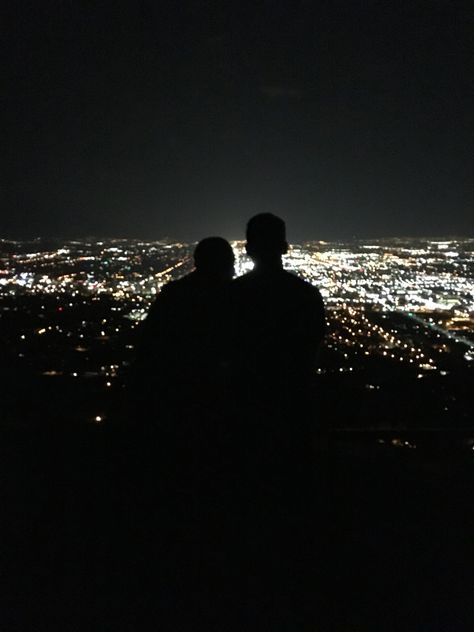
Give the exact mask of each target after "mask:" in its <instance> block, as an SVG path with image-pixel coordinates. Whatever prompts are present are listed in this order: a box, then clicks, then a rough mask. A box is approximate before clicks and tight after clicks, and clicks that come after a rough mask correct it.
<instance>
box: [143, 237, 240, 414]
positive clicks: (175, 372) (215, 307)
mask: <svg viewBox="0 0 474 632" xmlns="http://www.w3.org/2000/svg"><path fill="white" fill-rule="evenodd" d="M194 263H195V270H194V271H193V272H191V273H190V274H188V275H187V276H185V277H183V278H182V279H179V280H177V281H172V282H170V283H168V284H167V285H165V286H164V287H163V288H162V289H161V291H160V293H159V294H158V296H157V298H156V300H155V302H154V304H153V305H152V307H151V309H150V311H149V313H148V316H147V318H146V320H145V322H144V324H143V326H142V332H141V337H140V342H139V347H138V353H137V361H136V367H135V381H136V382H137V383H138V385H139V391H140V392H141V397H142V404H143V406H144V407H145V408H147V409H148V411H149V412H150V413H151V414H153V410H157V408H156V407H158V409H160V410H161V412H162V413H164V414H171V415H172V416H173V417H176V416H177V415H180V414H181V413H183V414H185V415H187V416H189V415H191V414H193V413H194V414H196V412H197V414H199V409H200V408H201V407H207V405H208V404H209V403H211V404H212V402H210V400H212V398H213V397H215V396H218V395H219V393H220V383H221V382H222V371H223V368H224V363H225V360H226V357H225V352H224V349H225V345H224V342H223V338H224V336H226V335H227V333H228V332H227V331H226V328H227V321H228V311H227V309H228V303H227V300H228V288H229V286H230V281H231V279H232V277H233V274H234V254H233V251H232V248H231V246H230V244H229V243H228V242H227V241H226V240H225V239H222V238H221V237H208V238H206V239H203V240H202V241H200V242H199V243H198V245H197V246H196V249H195V251H194ZM143 406H142V407H143ZM196 409H197V411H196Z"/></svg>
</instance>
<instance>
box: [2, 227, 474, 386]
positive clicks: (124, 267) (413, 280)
mask: <svg viewBox="0 0 474 632" xmlns="http://www.w3.org/2000/svg"><path fill="white" fill-rule="evenodd" d="M232 245H233V247H234V250H235V254H236V274H237V275H240V274H243V273H245V272H246V271H247V270H250V269H251V268H252V262H251V261H250V260H249V259H248V257H246V255H245V251H244V244H243V242H233V243H232ZM193 248H194V245H193V244H187V243H173V242H171V241H168V240H160V241H154V242H145V241H139V240H123V239H107V240H102V241H94V240H90V241H87V240H84V241H67V242H61V243H54V242H50V243H48V244H47V243H46V242H44V241H41V240H34V241H31V242H19V241H16V242H15V241H7V240H1V241H0V301H1V305H2V306H3V307H2V308H1V310H0V316H1V315H2V314H3V318H4V321H5V318H6V317H7V313H8V312H9V311H11V310H14V311H18V310H20V312H21V307H19V305H20V303H21V300H22V299H23V300H27V299H35V300H36V301H39V303H35V305H37V307H35V308H32V307H31V306H29V307H28V309H30V310H31V309H33V312H34V310H35V309H36V312H38V313H34V314H33V316H34V318H32V319H31V323H35V324H33V325H30V326H28V325H27V324H24V326H21V325H20V324H19V325H18V331H16V332H15V335H16V336H17V342H18V344H19V345H20V351H19V353H18V355H19V357H23V355H25V354H26V353H27V352H28V351H29V352H30V354H31V353H32V352H33V350H34V349H36V346H35V345H36V344H37V343H36V342H35V343H34V344H32V339H35V340H38V339H43V338H44V339H48V344H47V349H48V350H49V352H51V353H50V356H51V357H53V356H54V354H53V353H52V350H54V348H55V345H56V348H57V350H58V351H57V353H56V360H55V362H54V363H52V362H49V364H48V360H47V356H48V352H47V351H44V357H45V361H44V363H43V365H42V368H43V374H44V375H58V374H61V373H62V372H63V371H66V368H65V364H66V363H65V361H64V362H61V353H60V351H59V350H60V349H61V348H62V347H61V345H63V342H62V339H64V338H66V339H68V342H69V346H70V347H71V348H72V349H73V350H74V353H75V356H74V357H76V358H79V357H80V356H81V355H82V356H83V357H84V358H86V357H88V352H89V350H90V347H91V345H92V342H93V343H94V344H97V343H101V344H111V343H112V342H113V340H114V339H115V338H117V337H118V336H119V335H121V334H122V333H123V332H124V331H127V330H130V329H133V328H135V327H136V326H137V324H138V322H139V321H140V320H142V319H143V318H144V317H145V316H146V313H147V311H148V308H149V306H150V304H151V302H152V301H153V299H154V298H155V296H156V294H157V293H158V292H159V291H160V288H161V287H162V286H163V285H164V284H166V283H168V282H169V281H172V280H173V279H176V278H179V277H180V276H183V275H184V274H186V273H188V272H190V271H191V270H192V268H193V260H192V251H193ZM284 265H285V267H286V268H288V269H290V270H293V271H295V272H296V273H297V274H299V275H300V276H301V277H303V278H305V279H306V280H308V281H309V282H310V283H313V284H314V285H316V286H317V287H318V288H319V289H320V291H321V294H322V296H323V298H324V302H325V305H326V308H327V314H328V335H327V337H326V343H325V349H326V356H327V357H328V358H329V357H330V356H331V353H333V354H336V355H335V356H334V357H337V362H336V361H332V362H331V361H329V360H328V362H326V366H325V364H324V361H323V363H322V366H321V368H320V369H319V372H325V371H338V372H340V373H345V372H352V371H354V370H357V368H360V367H361V366H364V362H365V361H366V360H368V359H374V358H375V359H380V360H385V361H386V362H389V363H390V364H391V365H392V366H393V365H395V364H398V365H399V366H404V367H407V368H410V369H412V370H413V371H414V372H415V374H416V376H418V377H420V378H421V377H424V376H426V375H427V374H429V373H433V372H437V373H438V374H439V375H446V374H447V373H448V372H449V371H450V370H451V368H452V363H453V359H455V360H456V362H458V361H459V362H461V364H462V365H463V366H464V367H466V368H467V366H469V367H472V363H473V360H474V349H473V347H474V284H473V278H474V239H462V240H428V239H426V240H422V239H416V240H414V239H392V240H381V241H370V242H368V241H366V242H353V243H328V242H320V241H319V242H308V243H306V244H303V245H293V246H292V247H291V248H290V251H289V253H288V255H287V256H285V257H284ZM12 301H14V302H12ZM51 301H53V304H54V306H55V307H54V310H53V312H52V311H51ZM101 301H102V303H103V301H109V303H107V311H106V313H105V315H104V313H103V310H102V313H101V314H100V317H99V316H94V315H93V313H92V312H91V313H89V312H88V313H87V315H83V316H81V317H80V319H79V320H78V317H76V318H75V320H74V319H73V322H72V321H71V320H70V319H69V320H67V319H66V314H67V312H68V310H69V311H70V312H74V313H75V314H79V313H80V310H79V307H81V309H86V308H87V309H89V307H90V305H92V304H94V303H95V302H99V303H100V302H101ZM78 310H79V311H78ZM42 311H43V312H44V313H43V314H42V313H41V312H42ZM94 313H95V312H94ZM51 314H52V315H51ZM38 318H39V319H41V320H38ZM61 318H62V320H61ZM18 322H19V323H20V321H18ZM39 323H41V326H39ZM91 341H92V342H91ZM128 342H129V344H126V345H125V347H126V350H128V351H130V352H133V346H134V345H133V340H132V341H128ZM22 345H23V348H24V350H22V348H21V347H22ZM38 349H40V347H38ZM121 352H123V349H122V350H121V351H119V350H118V351H117V353H116V358H115V359H114V361H113V362H110V361H109V362H106V363H103V364H101V365H100V367H99V368H98V367H91V366H87V363H86V362H82V363H81V362H80V361H77V362H76V361H75V362H71V361H70V358H69V359H68V362H69V366H71V365H74V364H75V365H77V367H78V368H77V369H73V370H69V374H70V375H72V376H73V377H76V376H78V375H81V376H82V375H84V374H90V375H94V374H98V373H99V374H100V375H102V376H104V378H105V379H106V380H107V382H106V384H107V385H109V386H110V385H111V380H112V379H113V378H114V377H116V375H117V371H118V370H119V368H120V365H121V360H120V353H121ZM38 357H40V353H39V351H38ZM61 364H64V366H63V367H62V368H61Z"/></svg>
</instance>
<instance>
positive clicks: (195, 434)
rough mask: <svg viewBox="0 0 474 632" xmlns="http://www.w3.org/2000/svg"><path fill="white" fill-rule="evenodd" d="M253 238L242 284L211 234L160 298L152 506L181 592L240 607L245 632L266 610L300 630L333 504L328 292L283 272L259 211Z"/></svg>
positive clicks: (142, 358) (148, 388)
mask: <svg viewBox="0 0 474 632" xmlns="http://www.w3.org/2000/svg"><path fill="white" fill-rule="evenodd" d="M246 237H247V243H246V248H247V253H248V254H249V256H250V257H251V259H252V260H253V262H254V269H253V270H252V271H251V272H249V273H247V274H245V275H243V276H241V277H239V278H237V279H235V280H232V278H233V274H234V255H233V251H232V248H231V246H230V245H229V243H228V242H227V241H225V240H224V239H222V238H220V237H210V238H207V239H204V240H203V241H201V242H200V243H199V244H198V245H197V247H196V250H195V253H194V261H195V270H194V271H193V272H191V273H190V274H188V275H187V276H185V277H184V278H182V279H180V280H178V281H173V282H171V283H169V284H167V285H166V286H165V287H164V288H163V289H162V290H161V292H160V293H159V295H158V297H157V299H156V301H155V303H154V304H153V306H152V308H151V310H150V313H149V315H148V317H147V319H146V321H145V322H144V325H143V331H142V334H143V335H142V342H141V347H140V350H139V355H138V358H137V372H136V381H137V383H138V385H139V391H138V392H139V399H141V404H140V402H139V408H140V410H141V412H142V414H143V417H144V418H145V419H146V420H147V421H148V424H150V425H151V427H154V428H155V429H156V432H157V437H158V440H157V441H153V442H152V443H153V444H154V445H156V452H154V462H155V463H161V465H160V468H161V469H160V472H162V473H163V474H162V475H161V474H160V476H158V477H148V480H149V481H150V483H152V481H153V480H154V481H156V480H157V478H160V479H161V481H162V484H163V485H164V489H165V493H164V494H162V497H161V499H160V500H159V501H157V502H156V506H157V508H158V509H157V510H158V511H159V512H160V523H163V524H164V526H163V530H164V531H165V532H167V533H168V532H169V533H174V541H175V542H174V545H175V546H176V550H177V551H178V553H176V554H172V555H171V558H172V559H173V560H174V562H172V564H173V563H174V564H175V568H178V569H181V571H180V572H182V573H183V577H184V578H185V579H184V580H183V581H184V582H185V583H186V582H187V586H188V588H186V589H185V592H186V591H188V592H187V594H188V596H189V595H200V597H199V600H203V602H204V603H206V604H207V605H206V606H205V608H208V609H210V610H211V609H213V608H215V607H216V604H222V605H221V606H220V607H221V608H222V613H223V615H224V619H226V618H227V617H228V616H229V614H228V611H227V605H225V604H227V602H226V601H225V599H227V598H229V599H231V600H235V601H236V602H239V605H238V609H239V615H238V616H239V617H243V619H244V620H242V621H241V625H240V627H239V629H247V627H248V625H247V624H248V621H247V622H246V621H245V618H246V617H248V618H249V620H251V621H252V626H253V627H252V626H251V627H250V628H249V629H260V628H261V626H259V625H258V623H257V621H256V619H255V617H256V613H257V612H260V613H261V616H263V615H264V613H265V616H266V614H268V613H266V608H267V607H268V608H269V609H270V610H271V611H272V614H273V616H276V617H277V621H278V619H282V618H283V616H288V617H289V618H290V620H291V621H294V617H295V612H296V611H299V612H300V613H301V605H299V606H298V607H296V606H295V605H294V604H295V603H296V602H299V603H300V604H301V602H302V601H305V599H306V597H305V596H304V595H303V594H304V593H305V591H306V596H307V599H306V603H308V604H310V603H313V601H314V590H313V579H314V576H313V568H314V567H315V566H318V564H319V565H320V566H321V564H320V560H317V562H315V561H314V560H315V557H314V551H315V550H316V547H315V546H314V538H315V537H316V535H315V534H316V529H315V528H314V525H315V520H314V517H313V513H312V512H313V506H314V502H315V501H314V499H315V497H317V498H318V501H317V503H318V507H319V509H321V507H322V504H323V501H322V498H321V494H315V493H314V489H313V487H312V483H311V480H312V469H311V468H312V465H311V462H312V460H311V455H310V446H311V438H312V437H311V435H312V432H311V424H314V423H315V422H317V412H316V408H313V407H312V406H311V399H310V397H309V395H310V393H311V388H310V387H311V377H312V375H313V374H314V372H315V363H316V356H317V352H318V347H319V345H320V343H321V340H322V338H323V334H324V328H325V317H324V307H323V303H322V300H321V296H320V294H319V291H318V290H317V289H316V288H315V287H313V286H312V285H311V284H310V283H307V282H306V281H304V280H302V279H300V278H298V277H297V276H295V275H294V274H291V273H290V272H287V271H285V270H284V269H283V266H282V256H283V255H284V254H285V253H286V252H287V249H288V244H287V242H286V235H285V224H284V222H283V221H282V220H281V219H279V218H278V217H276V216H274V215H271V214H260V215H256V216H255V217H253V218H252V219H251V220H250V221H249V222H248V225H247V233H246ZM308 466H309V467H308ZM153 484H156V483H153ZM166 525H167V526H166ZM167 546H168V549H169V550H171V549H170V546H169V544H168V545H167ZM168 554H169V553H168ZM316 557H317V555H316ZM186 569H187V570H186ZM195 573H198V576H195ZM211 586H214V588H211ZM200 587H202V590H203V591H204V593H199V592H197V591H198V590H199V588H200ZM224 595H227V596H226V597H225V599H224ZM189 598H190V597H189ZM254 600H256V603H258V604H259V605H258V607H257V610H255V607H254V606H252V605H251V604H252V602H253V601H254ZM282 608H283V609H282ZM284 608H287V613H286V615H284V614H283V610H284ZM230 616H231V617H232V616H233V615H230ZM227 623H229V622H227ZM222 629H225V626H224V627H223V628H222ZM262 629H263V628H262ZM277 629H280V628H277ZM285 629H286V628H285Z"/></svg>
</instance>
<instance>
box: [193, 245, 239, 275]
mask: <svg viewBox="0 0 474 632" xmlns="http://www.w3.org/2000/svg"><path fill="white" fill-rule="evenodd" d="M194 265H195V267H196V270H197V271H198V272H200V273H202V274H205V275H206V276H209V277H211V278H226V277H228V278H229V279H231V278H232V276H233V274H234V251H233V250H232V246H231V245H230V244H229V242H228V241H226V240H225V239H223V238H222V237H206V238H205V239H202V240H201V241H200V242H199V243H198V244H197V246H196V248H195V250H194Z"/></svg>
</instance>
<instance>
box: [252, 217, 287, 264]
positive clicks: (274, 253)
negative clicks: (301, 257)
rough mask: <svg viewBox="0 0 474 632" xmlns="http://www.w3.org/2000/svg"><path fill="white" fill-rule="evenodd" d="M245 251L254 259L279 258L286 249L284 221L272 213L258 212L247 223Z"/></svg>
mask: <svg viewBox="0 0 474 632" xmlns="http://www.w3.org/2000/svg"><path fill="white" fill-rule="evenodd" d="M246 237H247V245H246V248H247V253H248V254H249V256H250V257H252V259H254V260H256V261H268V260H270V259H277V258H280V257H281V255H284V254H285V253H286V251H287V250H288V243H287V241H286V226H285V222H284V221H283V220H282V219H281V218H279V217H277V216H276V215H273V214H272V213H260V214H259V215H255V216H254V217H252V219H250V220H249V222H248V224H247V231H246Z"/></svg>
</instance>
